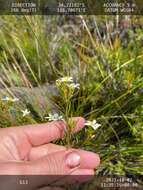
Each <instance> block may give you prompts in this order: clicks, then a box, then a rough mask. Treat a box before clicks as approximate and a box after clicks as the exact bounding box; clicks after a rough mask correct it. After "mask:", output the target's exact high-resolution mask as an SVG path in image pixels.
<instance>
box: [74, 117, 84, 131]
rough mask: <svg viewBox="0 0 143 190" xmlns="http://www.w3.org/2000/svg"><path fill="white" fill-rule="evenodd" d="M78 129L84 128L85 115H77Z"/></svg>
mask: <svg viewBox="0 0 143 190" xmlns="http://www.w3.org/2000/svg"><path fill="white" fill-rule="evenodd" d="M75 122H76V129H82V128H83V127H84V124H85V119H84V118H83V117H75Z"/></svg>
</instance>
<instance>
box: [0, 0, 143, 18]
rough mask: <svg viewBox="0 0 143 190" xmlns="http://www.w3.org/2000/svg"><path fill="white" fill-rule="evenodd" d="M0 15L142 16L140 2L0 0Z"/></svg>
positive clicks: (139, 0) (142, 9) (142, 11)
mask: <svg viewBox="0 0 143 190" xmlns="http://www.w3.org/2000/svg"><path fill="white" fill-rule="evenodd" d="M0 14H1V15H143V1H142V0H0Z"/></svg>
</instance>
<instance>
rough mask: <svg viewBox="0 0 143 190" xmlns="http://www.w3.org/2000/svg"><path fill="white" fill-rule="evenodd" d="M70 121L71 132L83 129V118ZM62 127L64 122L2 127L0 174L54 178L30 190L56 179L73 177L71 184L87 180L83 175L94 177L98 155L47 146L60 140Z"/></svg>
mask: <svg viewBox="0 0 143 190" xmlns="http://www.w3.org/2000/svg"><path fill="white" fill-rule="evenodd" d="M73 120H74V122H75V125H76V127H75V129H74V131H73V132H78V131H79V130H80V129H82V128H83V127H84V119H83V118H81V117H78V118H73ZM65 128H66V124H65V123H64V122H63V121H54V122H49V123H45V124H37V125H34V126H33V125H28V126H22V127H11V128H1V129H0V175H39V176H41V175H45V176H47V175H48V176H49V175H50V176H53V177H51V178H48V179H47V178H44V177H43V178H41V179H42V180H36V181H33V182H30V187H31V189H33V188H37V187H41V186H42V185H43V186H48V185H49V184H50V183H53V181H55V180H57V176H58V177H61V176H73V177H72V181H74V180H78V181H86V180H87V178H84V176H93V175H94V169H95V168H96V167H97V166H98V165H99V163H100V159H99V156H98V155H97V154H95V153H92V152H88V151H83V150H77V149H68V150H67V149H66V147H64V146H59V145H54V144H51V143H50V142H51V141H53V140H57V139H60V138H63V136H64V131H65ZM75 176H76V177H75ZM77 176H79V177H77ZM81 176H83V177H81ZM70 180H71V179H70ZM67 181H68V180H67ZM64 182H65V180H63V179H61V180H60V181H59V182H58V183H57V182H56V184H57V185H59V184H60V185H61V184H62V183H64ZM69 183H70V182H69ZM46 190H47V189H46Z"/></svg>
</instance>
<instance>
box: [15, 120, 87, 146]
mask: <svg viewBox="0 0 143 190" xmlns="http://www.w3.org/2000/svg"><path fill="white" fill-rule="evenodd" d="M72 120H73V121H74V122H75V127H74V129H73V131H72V132H73V133H75V132H78V131H79V130H80V129H82V128H83V127H84V122H85V120H84V119H83V118H82V117H75V118H72ZM66 127H67V126H66V123H65V122H64V121H53V122H49V123H44V124H36V125H27V126H23V127H14V128H15V130H16V131H20V133H21V132H22V133H24V134H25V135H26V137H27V138H28V140H29V142H30V144H31V145H32V146H39V145H42V144H45V143H49V142H51V141H53V140H57V139H60V138H62V137H63V136H64V133H65V129H66Z"/></svg>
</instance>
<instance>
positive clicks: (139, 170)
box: [0, 16, 143, 189]
mask: <svg viewBox="0 0 143 190" xmlns="http://www.w3.org/2000/svg"><path fill="white" fill-rule="evenodd" d="M0 24H1V28H0V39H1V41H0V87H1V89H0V95H1V97H3V95H9V96H11V97H13V96H18V97H19V98H20V104H19V103H18V104H17V103H5V102H3V101H1V102H0V127H10V126H13V125H19V126H20V125H22V124H28V123H41V122H46V120H45V116H47V115H48V113H49V112H52V111H53V110H54V111H56V112H59V113H61V112H62V113H64V111H65V110H64V107H65V106H64V103H63V101H62V99H61V97H60V96H59V94H58V93H57V92H56V89H55V81H56V80H57V79H59V78H60V77H64V76H72V77H73V78H74V80H75V81H78V83H80V90H79V91H78V92H77V93H75V95H74V96H73V97H72V99H71V103H70V115H72V116H79V115H80V116H83V117H85V119H87V120H93V119H96V120H97V121H98V123H100V124H101V127H100V128H99V129H98V130H96V131H94V130H93V129H92V128H90V127H86V128H85V129H83V130H82V131H81V132H80V133H79V134H77V135H75V136H74V137H73V138H74V139H73V140H74V146H75V147H77V148H79V147H80V148H83V149H86V150H91V151H93V152H97V153H99V154H100V156H101V166H100V167H99V168H98V169H97V171H96V175H97V176H103V175H125V176H133V177H136V178H137V179H136V181H137V182H138V184H140V185H141V184H142V183H143V181H142V176H143V167H142V166H143V145H142V143H143V125H142V124H143V64H142V61H143V46H142V45H143V31H142V28H143V17H142V16H138V17H137V16H132V17H129V16H122V17H115V16H77V17H64V16H63V17H58V16H50V17H43V16H30V17H29V16H1V17H0ZM22 92H23V93H22ZM48 92H50V93H48ZM31 93H33V94H34V96H31V97H30V94H31ZM49 94H50V95H49ZM27 97H28V98H27ZM53 101H54V103H53ZM49 102H50V103H49ZM26 108H27V109H29V110H30V111H31V114H30V115H29V116H28V117H25V118H23V117H22V113H21V110H22V109H26ZM57 143H64V142H61V141H58V142H57ZM82 188H83V189H84V188H85V189H87V186H86V185H85V186H84V187H82ZM88 189H92V184H90V185H89V186H88Z"/></svg>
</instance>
